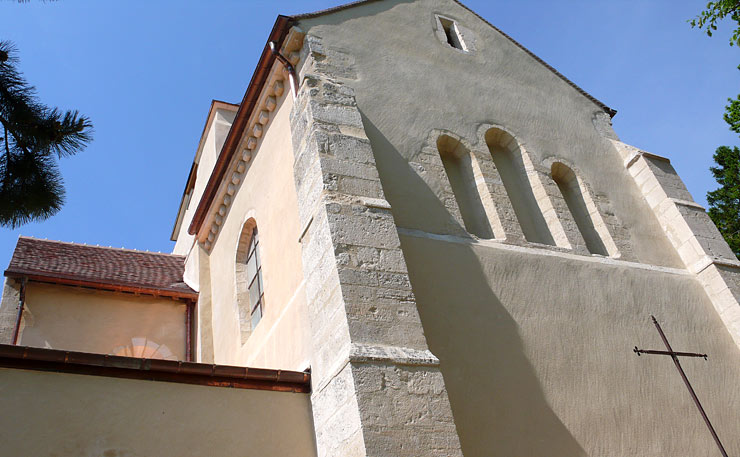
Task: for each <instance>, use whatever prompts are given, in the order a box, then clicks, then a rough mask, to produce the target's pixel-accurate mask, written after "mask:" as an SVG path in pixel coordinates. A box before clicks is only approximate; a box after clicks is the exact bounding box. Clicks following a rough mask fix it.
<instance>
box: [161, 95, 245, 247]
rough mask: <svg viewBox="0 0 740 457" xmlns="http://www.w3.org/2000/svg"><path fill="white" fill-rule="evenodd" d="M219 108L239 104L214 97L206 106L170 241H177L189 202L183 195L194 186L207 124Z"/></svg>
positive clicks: (237, 107) (228, 108)
mask: <svg viewBox="0 0 740 457" xmlns="http://www.w3.org/2000/svg"><path fill="white" fill-rule="evenodd" d="M219 109H226V110H233V111H238V110H239V104H237V103H230V102H225V101H223V100H216V99H215V98H214V99H212V100H211V106H209V107H208V114H207V115H206V122H205V124H204V125H203V130H202V131H201V133H200V139H199V140H198V147H197V148H195V157H193V164H192V165H190V171H189V172H188V178H187V180H185V188H184V189H183V191H182V196H181V197H180V206H178V208H177V216H176V217H175V223H174V224H173V227H172V233H171V234H170V241H177V235H178V233H179V232H180V226H181V225H182V219H183V217H184V216H185V211H186V210H187V207H188V206H189V203H190V199H187V202H186V198H185V197H186V196H187V194H188V191H189V190H191V189H192V188H193V187H194V186H195V180H196V178H197V171H198V164H199V163H200V155H201V151H202V150H203V144H204V142H205V139H206V135H207V133H208V126H210V125H211V124H213V118H214V117H215V116H216V111H217V110H219Z"/></svg>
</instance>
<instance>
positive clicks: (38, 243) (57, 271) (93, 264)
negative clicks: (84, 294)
mask: <svg viewBox="0 0 740 457" xmlns="http://www.w3.org/2000/svg"><path fill="white" fill-rule="evenodd" d="M184 270H185V257H183V256H179V255H172V254H161V253H154V252H145V251H135V250H131V249H118V248H110V247H101V246H89V245H86V244H76V243H66V242H62V241H50V240H39V239H36V238H29V237H24V236H22V237H20V238H18V243H17V244H16V247H15V251H14V252H13V258H12V259H11V260H10V265H8V269H7V270H5V276H10V277H24V276H25V277H28V278H30V279H34V280H40V281H46V282H53V283H59V284H74V285H82V286H87V287H93V288H99V289H106V290H121V291H129V292H141V293H147V294H153V295H162V296H170V297H179V298H196V297H197V292H195V291H194V290H192V289H191V288H190V287H188V285H186V284H185V283H184V282H183V272H184Z"/></svg>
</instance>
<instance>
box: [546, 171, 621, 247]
mask: <svg viewBox="0 0 740 457" xmlns="http://www.w3.org/2000/svg"><path fill="white" fill-rule="evenodd" d="M542 165H543V166H545V167H547V168H548V169H549V170H550V176H549V177H550V179H552V180H553V181H555V182H557V180H556V179H555V174H556V166H557V165H560V166H562V167H565V168H567V169H569V170H570V171H571V172H572V173H573V175H574V176H575V180H576V183H577V185H578V190H579V191H580V193H581V197H582V198H583V201H584V203H585V205H586V208H587V209H588V217H589V218H590V220H591V224H593V228H594V230H595V231H596V233H597V234H598V237H599V238H600V239H601V242H602V243H603V245H604V248H605V249H606V252H607V254H608V256H609V257H611V258H615V259H617V258H619V257H620V256H621V254H620V252H619V249H618V248H617V245H616V243H615V242H614V239H613V238H612V236H611V234H610V233H609V229H608V227H607V225H606V223H605V222H604V218H603V217H602V216H601V213H600V212H599V209H598V207H597V205H596V202H595V201H594V198H593V195H592V192H591V189H590V186H589V185H588V184H587V183H586V182H585V181H584V180H583V178H582V176H583V173H581V171H580V170H579V169H578V167H576V166H575V165H573V164H572V163H571V162H570V161H568V160H565V159H563V158H561V157H548V158H547V159H545V160H543V161H542ZM563 198H565V195H563ZM571 213H572V211H571ZM572 216H573V217H575V215H573V214H572ZM579 230H580V228H579ZM591 254H592V255H594V253H591ZM595 255H599V254H598V253H596V254H595Z"/></svg>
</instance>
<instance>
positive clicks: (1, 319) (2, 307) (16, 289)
mask: <svg viewBox="0 0 740 457" xmlns="http://www.w3.org/2000/svg"><path fill="white" fill-rule="evenodd" d="M20 291H21V286H20V284H19V283H18V281H16V280H14V279H12V278H5V284H4V285H3V294H2V298H1V299H0V343H1V344H12V342H13V333H14V332H15V323H16V321H17V319H18V307H19V306H20V298H21V297H20Z"/></svg>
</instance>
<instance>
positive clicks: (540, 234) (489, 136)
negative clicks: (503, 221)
mask: <svg viewBox="0 0 740 457" xmlns="http://www.w3.org/2000/svg"><path fill="white" fill-rule="evenodd" d="M486 144H487V145H488V149H489V150H490V151H491V157H492V158H493V163H494V165H496V169H497V170H498V174H499V176H501V181H502V182H503V184H504V188H505V189H506V194H507V195H508V196H509V201H511V206H512V208H513V209H514V214H516V218H517V220H518V221H519V226H520V227H521V228H522V233H523V234H524V237H525V238H526V239H527V241H530V242H533V243H541V244H549V245H553V246H554V245H555V239H554V238H553V236H552V232H551V231H550V228H549V227H548V225H547V221H546V220H545V218H544V216H543V215H542V210H541V209H540V206H539V205H538V203H537V198H536V197H535V195H534V192H533V191H532V186H531V185H530V181H529V179H528V177H527V171H526V170H525V167H524V162H523V157H522V151H521V149H520V148H519V145H518V144H517V141H516V140H515V139H514V137H512V136H511V135H510V134H508V133H506V132H505V131H503V130H501V129H498V128H492V129H490V130H488V131H487V132H486ZM540 190H541V189H540ZM539 193H540V194H542V195H544V194H545V193H544V191H541V192H539Z"/></svg>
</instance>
